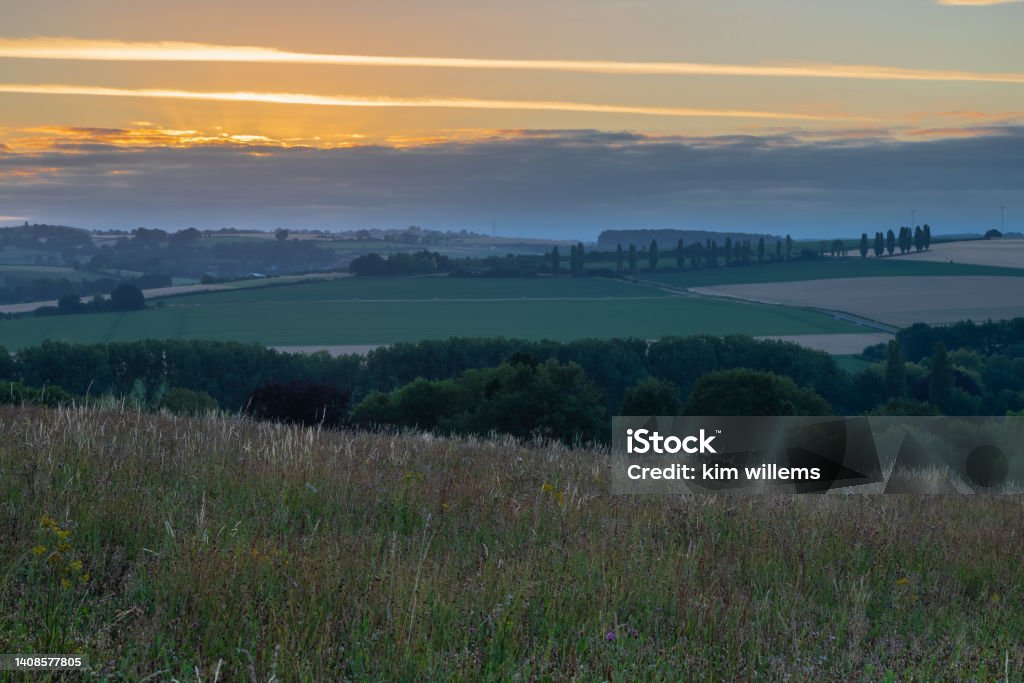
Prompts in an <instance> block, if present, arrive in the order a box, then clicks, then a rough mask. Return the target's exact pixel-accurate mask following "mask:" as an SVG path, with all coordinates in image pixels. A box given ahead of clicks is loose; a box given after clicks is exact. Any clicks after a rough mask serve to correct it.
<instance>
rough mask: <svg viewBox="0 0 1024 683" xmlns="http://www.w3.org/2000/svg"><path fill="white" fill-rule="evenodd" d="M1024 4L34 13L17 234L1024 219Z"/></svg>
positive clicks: (6, 213) (792, 226) (815, 227)
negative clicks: (36, 226) (35, 229)
mask: <svg viewBox="0 0 1024 683" xmlns="http://www.w3.org/2000/svg"><path fill="white" fill-rule="evenodd" d="M1020 35H1024V3H1021V2H1015V1H1013V0H1010V1H1001V2H997V1H995V0H900V1H899V2H892V0H858V1H857V2H849V1H845V2H841V1H839V0H558V1H557V2H551V1H550V0H547V1H546V2H540V1H539V0H520V1H518V2H515V3H509V2H501V3H498V2H490V1H489V0H475V1H472V2H471V1H470V0H433V1H432V2H430V3H425V2H422V0H372V1H371V0H292V1H291V2H289V3H280V2H277V1H273V2H271V1H270V0H251V1H248V2H246V3H238V2H234V1H231V2H227V1H224V0H203V1H202V2H199V1H197V0H178V1H176V2H174V3H157V2H138V1H135V2H125V1H122V0H92V1H91V2H88V3H67V2H66V1H65V0H35V1H34V2H32V3H18V4H12V5H10V6H7V7H5V8H4V10H3V22H2V23H0V225H5V224H8V225H9V224H15V223H20V222H22V221H29V222H46V223H59V224H66V225H75V226H81V227H89V228H122V229H130V228H133V227H137V226H140V225H142V226H147V227H162V228H165V229H172V230H173V229H181V228H184V227H189V226H195V227H200V228H211V229H216V228H220V227H239V228H256V229H265V230H268V229H275V228H278V227H288V228H299V229H302V228H318V229H330V230H340V229H359V228H368V227H369V228H374V227H378V228H401V227H405V226H408V225H413V224H415V225H420V226H423V227H428V228H436V229H454V230H459V229H469V230H476V231H479V232H489V233H497V234H503V235H521V236H529V237H551V238H559V239H563V238H575V239H593V238H594V237H596V235H597V233H598V232H599V231H601V230H603V229H608V228H690V229H701V230H730V231H732V230H747V231H750V232H773V233H778V234H783V233H791V234H793V235H794V236H797V237H829V236H834V235H859V234H860V233H861V232H869V233H871V234H873V233H874V232H875V231H877V230H885V229H888V228H890V227H898V226H900V225H904V224H910V223H911V221H912V219H916V222H917V223H925V222H927V223H930V224H931V225H932V226H933V230H934V232H936V233H937V234H949V233H959V232H977V231H984V230H987V229H989V228H992V227H999V226H1000V221H1001V215H1002V214H1001V208H1000V207H1003V206H1005V207H1006V210H1005V216H1006V218H1005V225H1006V229H1007V230H1014V229H1015V230H1024V164H1022V163H1021V159H1024V48H1021V47H1020V45H1019V43H1020V41H1019V36H1020Z"/></svg>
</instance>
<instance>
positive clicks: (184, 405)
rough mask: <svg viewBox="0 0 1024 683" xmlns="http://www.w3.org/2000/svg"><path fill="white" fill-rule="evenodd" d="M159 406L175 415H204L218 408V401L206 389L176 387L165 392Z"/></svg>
mask: <svg viewBox="0 0 1024 683" xmlns="http://www.w3.org/2000/svg"><path fill="white" fill-rule="evenodd" d="M157 407H158V408H160V409H161V410H166V411H168V412H170V413H174V414H175V415H203V414H205V413H208V412H210V411H211V410H216V409H217V401H215V400H214V399H213V397H212V396H210V395H209V394H208V393H206V392H205V391H192V390H191V389H183V388H181V387H175V388H173V389H170V390H169V391H168V392H167V393H166V394H164V395H163V396H162V397H161V398H160V401H159V402H158V403H157Z"/></svg>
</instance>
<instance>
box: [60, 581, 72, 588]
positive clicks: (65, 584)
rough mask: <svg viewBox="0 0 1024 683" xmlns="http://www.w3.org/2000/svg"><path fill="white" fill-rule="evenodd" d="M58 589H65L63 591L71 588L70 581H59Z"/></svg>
mask: <svg viewBox="0 0 1024 683" xmlns="http://www.w3.org/2000/svg"><path fill="white" fill-rule="evenodd" d="M60 587H61V588H63V589H65V590H66V589H68V588H71V581H70V579H61V580H60Z"/></svg>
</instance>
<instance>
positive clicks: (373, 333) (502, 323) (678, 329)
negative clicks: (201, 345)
mask: <svg viewBox="0 0 1024 683" xmlns="http://www.w3.org/2000/svg"><path fill="white" fill-rule="evenodd" d="M162 302H163V306H158V307H151V308H149V309H147V310H145V311H138V312H132V313H101V314H84V315H74V316H54V317H45V318H21V319H17V320H4V321H0V344H2V345H3V346H6V347H7V348H9V349H19V348H22V347H25V346H32V345H35V344H38V343H40V342H41V341H43V340H45V339H55V340H65V341H79V342H103V341H129V340H136V339H145V338H177V339H220V340H237V341H246V342H259V343H263V344H268V345H275V346H286V345H325V346H330V345H347V344H388V343H394V342H402V341H417V340H420V339H437V338H447V337H452V336H474V337H479V336H482V337H490V336H506V337H520V338H526V339H541V338H547V339H556V340H569V339H579V338H585V337H595V338H612V337H643V338H656V337H660V336H664V335H689V334H700V333H708V334H751V335H786V334H826V333H841V332H863V331H864V328H862V327H858V326H855V325H852V324H850V323H846V322H843V321H839V320H835V319H833V318H831V317H829V316H826V315H822V314H818V313H813V312H809V311H803V310H797V309H790V308H783V307H778V306H763V305H757V304H748V303H742V302H733V301H721V300H714V299H705V298H698V297H692V296H673V295H671V294H670V293H669V292H666V291H665V290H663V289H659V288H658V287H654V286H648V285H644V284H633V283H628V282H622V281H617V280H604V279H596V278H595V279H570V278H560V279H557V280H551V279H544V278H538V279H517V280H506V279H500V280H499V279H479V280H464V279H456V278H446V277H424V278H379V279H378V278H348V279H344V280H333V281H322V282H313V283H306V284H299V285H294V286H289V287H268V288H258V289H248V290H236V291H226V292H212V293H205V294H192V295H188V296H179V297H169V298H166V299H163V300H162Z"/></svg>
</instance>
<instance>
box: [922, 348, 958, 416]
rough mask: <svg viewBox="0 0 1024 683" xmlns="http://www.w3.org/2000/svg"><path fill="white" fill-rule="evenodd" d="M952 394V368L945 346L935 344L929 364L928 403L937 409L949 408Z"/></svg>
mask: <svg viewBox="0 0 1024 683" xmlns="http://www.w3.org/2000/svg"><path fill="white" fill-rule="evenodd" d="M952 392H953V366H952V364H950V362H949V355H948V354H947V353H946V345H945V344H943V343H942V342H936V344H935V350H934V351H933V352H932V356H931V359H930V362H929V371H928V402H929V403H931V404H932V405H935V406H938V407H939V408H946V407H948V406H949V402H950V397H951V394H952Z"/></svg>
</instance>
